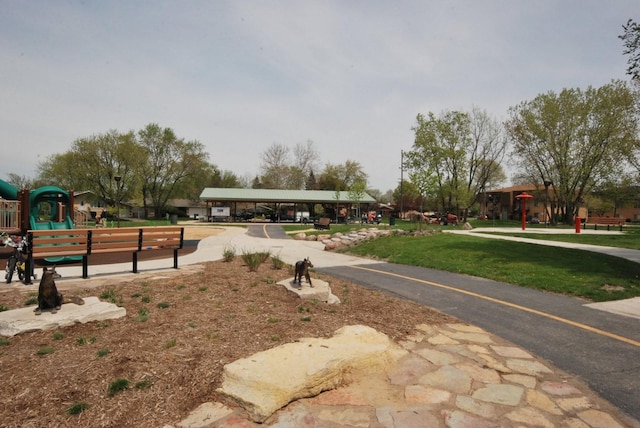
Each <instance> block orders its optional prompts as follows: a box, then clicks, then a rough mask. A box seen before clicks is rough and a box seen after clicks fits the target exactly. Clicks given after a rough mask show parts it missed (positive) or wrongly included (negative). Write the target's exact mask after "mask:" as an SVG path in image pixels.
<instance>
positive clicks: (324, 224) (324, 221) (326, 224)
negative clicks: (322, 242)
mask: <svg viewBox="0 0 640 428" xmlns="http://www.w3.org/2000/svg"><path fill="white" fill-rule="evenodd" d="M330 227H331V219H330V218H329V217H321V218H319V219H318V222H317V223H314V225H313V228H314V229H318V230H329V228H330Z"/></svg>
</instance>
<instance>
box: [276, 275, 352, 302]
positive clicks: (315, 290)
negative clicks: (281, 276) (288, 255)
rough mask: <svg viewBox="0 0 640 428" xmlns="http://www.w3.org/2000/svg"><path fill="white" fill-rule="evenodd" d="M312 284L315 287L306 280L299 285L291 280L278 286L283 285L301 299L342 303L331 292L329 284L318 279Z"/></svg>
mask: <svg viewBox="0 0 640 428" xmlns="http://www.w3.org/2000/svg"><path fill="white" fill-rule="evenodd" d="M311 283H312V284H313V287H311V286H309V283H308V282H307V281H306V280H304V279H303V280H302V283H301V284H298V283H297V282H294V281H293V278H289V279H285V280H284V281H280V282H278V285H282V286H283V287H284V288H286V289H287V291H290V292H292V293H295V294H297V295H298V297H300V298H301V299H305V300H317V301H320V302H326V303H330V304H335V303H340V299H339V298H338V296H336V295H334V294H333V293H332V292H331V288H330V287H329V283H328V282H326V281H323V280H321V279H318V278H311Z"/></svg>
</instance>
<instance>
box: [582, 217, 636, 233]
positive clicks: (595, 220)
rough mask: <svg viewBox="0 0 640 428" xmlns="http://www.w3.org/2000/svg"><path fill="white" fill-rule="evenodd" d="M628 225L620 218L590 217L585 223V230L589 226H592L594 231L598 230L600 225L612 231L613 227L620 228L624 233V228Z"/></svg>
mask: <svg viewBox="0 0 640 428" xmlns="http://www.w3.org/2000/svg"><path fill="white" fill-rule="evenodd" d="M625 223H626V220H625V219H624V218H619V217H589V218H588V219H587V220H586V221H585V229H586V226H587V224H592V225H593V229H594V230H598V225H601V226H607V230H611V226H618V227H620V231H622V226H624V224H625Z"/></svg>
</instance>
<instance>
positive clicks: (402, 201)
mask: <svg viewBox="0 0 640 428" xmlns="http://www.w3.org/2000/svg"><path fill="white" fill-rule="evenodd" d="M392 200H393V201H395V203H396V205H397V206H398V207H402V209H403V210H414V209H418V208H419V207H420V191H419V190H418V188H417V187H416V185H415V184H414V183H413V182H411V181H407V180H403V181H402V183H399V184H398V187H396V188H395V190H394V191H393V193H392ZM398 209H399V208H398Z"/></svg>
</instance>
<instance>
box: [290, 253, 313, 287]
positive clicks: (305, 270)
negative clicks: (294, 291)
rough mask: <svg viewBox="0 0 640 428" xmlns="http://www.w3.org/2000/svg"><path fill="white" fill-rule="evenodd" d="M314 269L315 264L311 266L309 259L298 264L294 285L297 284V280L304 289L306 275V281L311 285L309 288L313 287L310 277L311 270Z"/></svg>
mask: <svg viewBox="0 0 640 428" xmlns="http://www.w3.org/2000/svg"><path fill="white" fill-rule="evenodd" d="M312 267H313V264H311V260H309V258H308V257H307V258H306V259H304V260H300V261H298V262H296V273H295V275H294V277H293V283H294V284H295V282H296V280H297V281H298V284H300V286H301V287H302V276H303V275H304V277H305V279H306V280H307V282H308V283H309V287H313V284H311V276H310V275H309V268H312Z"/></svg>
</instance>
